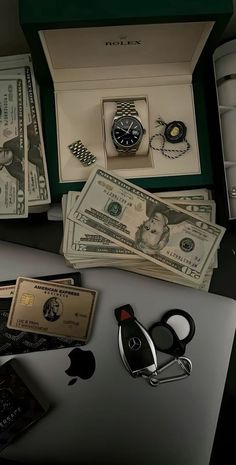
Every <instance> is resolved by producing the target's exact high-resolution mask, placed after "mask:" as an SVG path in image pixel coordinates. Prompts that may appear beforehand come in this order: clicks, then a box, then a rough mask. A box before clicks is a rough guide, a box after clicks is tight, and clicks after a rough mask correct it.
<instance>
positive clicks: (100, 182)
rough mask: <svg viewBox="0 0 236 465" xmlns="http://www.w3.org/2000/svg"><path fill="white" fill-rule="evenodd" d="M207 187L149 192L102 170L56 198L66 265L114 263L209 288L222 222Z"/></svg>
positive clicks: (125, 268) (104, 264)
mask: <svg viewBox="0 0 236 465" xmlns="http://www.w3.org/2000/svg"><path fill="white" fill-rule="evenodd" d="M209 197H210V195H209V191H208V190H207V189H196V190H189V191H178V192H165V193H160V192H159V193H157V194H151V193H149V192H147V191H145V190H143V189H141V188H139V187H137V186H135V185H134V184H132V183H130V182H128V181H126V180H125V179H122V178H121V177H119V176H117V175H116V174H113V172H112V173H111V172H108V171H105V170H103V169H100V168H97V169H94V171H93V172H92V174H91V176H90V178H89V179H88V181H87V183H86V184H85V186H84V188H83V190H82V192H81V193H79V192H74V191H71V192H68V194H67V195H64V196H63V198H62V211H63V226H64V235H63V241H62V245H61V253H63V255H64V257H65V259H66V262H67V264H68V265H69V266H72V267H73V268H75V269H82V268H89V267H104V266H105V267H116V268H121V269H124V270H129V271H132V272H135V273H140V274H143V275H147V276H152V277H154V278H160V279H163V280H166V281H171V282H174V283H178V284H182V285H185V286H190V287H194V288H198V289H202V290H206V291H208V290H209V286H210V282H211V278H212V274H213V270H214V268H216V267H217V249H218V248H219V244H220V241H221V239H222V237H223V234H224V228H222V227H221V226H218V225H216V224H215V202H214V201H213V200H210V198H209Z"/></svg>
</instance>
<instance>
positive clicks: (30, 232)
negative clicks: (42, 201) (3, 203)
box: [0, 215, 236, 465]
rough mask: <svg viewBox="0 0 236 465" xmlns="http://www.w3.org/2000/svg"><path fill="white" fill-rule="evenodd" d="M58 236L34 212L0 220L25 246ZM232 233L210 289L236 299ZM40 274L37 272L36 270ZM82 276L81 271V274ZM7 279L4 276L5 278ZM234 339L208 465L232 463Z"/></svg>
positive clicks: (9, 237) (2, 232)
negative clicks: (19, 217) (24, 217)
mask: <svg viewBox="0 0 236 465" xmlns="http://www.w3.org/2000/svg"><path fill="white" fill-rule="evenodd" d="M61 238H62V224H61V223H60V222H50V223H48V222H47V220H46V216H45V215H35V216H34V217H32V218H31V219H30V220H27V226H26V223H25V221H24V220H23V221H18V220H11V221H2V222H1V224H0V239H1V240H3V241H10V242H16V243H20V244H22V245H29V246H31V247H35V248H39V249H43V250H47V251H49V252H54V253H58V250H59V247H60V242H61ZM235 271H236V233H231V232H227V233H226V234H225V236H224V239H223V241H222V243H221V248H220V251H219V267H218V269H217V270H215V272H214V275H213V279H212V283H211V287H210V292H212V293H215V294H220V295H223V296H227V297H232V298H234V299H236V282H235V276H236V274H235ZM39 274H40V273H39ZM82 276H83V273H82ZM5 279H7V277H6V278H5ZM235 367H236V340H235V341H234V346H233V350H232V355H231V362H230V366H229V370H228V377H227V382H226V385H225V391H224V396H223V401H222V406H221V413H220V417H219V421H218V428H217V432H216V437H215V442H214V448H213V452H212V458H211V465H218V464H221V463H232V458H233V457H234V456H235V447H234V443H235V438H234V435H235V433H234V430H235V421H234V417H235V418H236V416H235V413H236V401H235V398H236V377H235Z"/></svg>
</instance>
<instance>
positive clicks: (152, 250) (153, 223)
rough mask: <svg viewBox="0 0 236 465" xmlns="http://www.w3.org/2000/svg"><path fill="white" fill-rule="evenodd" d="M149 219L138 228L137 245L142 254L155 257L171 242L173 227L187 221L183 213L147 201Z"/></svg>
mask: <svg viewBox="0 0 236 465" xmlns="http://www.w3.org/2000/svg"><path fill="white" fill-rule="evenodd" d="M146 214H147V219H146V220H145V221H144V222H143V223H142V224H141V225H140V226H139V227H138V229H137V231H136V234H135V245H136V247H137V248H138V249H139V250H141V251H142V252H144V253H146V254H148V255H152V256H155V254H156V253H157V252H159V251H160V250H162V249H163V248H164V247H165V246H166V245H167V244H168V241H169V238H170V230H171V225H177V224H180V223H181V222H182V221H185V215H184V214H183V213H182V212H179V211H176V210H171V209H170V208H168V207H167V206H166V205H163V204H161V203H160V204H159V205H153V204H152V203H151V202H148V201H147V205H146Z"/></svg>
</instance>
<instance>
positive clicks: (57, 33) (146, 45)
mask: <svg viewBox="0 0 236 465" xmlns="http://www.w3.org/2000/svg"><path fill="white" fill-rule="evenodd" d="M212 26H213V23H212V22H199V23H183V24H181V23H170V24H148V25H128V26H114V27H110V26H109V27H99V28H75V29H56V30H46V31H45V30H44V31H40V32H39V34H40V38H41V41H42V45H43V48H44V51H45V55H46V58H47V61H48V65H49V68H50V71H51V74H52V78H53V81H54V89H55V103H56V118H57V139H58V158H59V177H60V182H78V181H85V180H86V179H87V178H88V176H89V174H90V171H91V167H83V166H82V165H81V164H80V162H79V161H78V160H77V159H76V158H74V157H73V155H72V154H71V153H70V151H69V149H68V145H69V144H71V143H73V142H74V141H76V140H78V139H81V140H82V142H83V144H84V145H85V146H86V147H87V148H88V149H89V150H90V151H91V152H92V153H93V154H94V155H96V157H97V164H98V165H100V166H103V167H105V168H108V169H111V170H112V169H115V170H116V172H117V174H120V175H121V176H124V177H126V178H132V177H142V178H143V177H152V176H155V177H158V176H181V175H189V174H199V173H200V172H201V169H200V160H199V151H198V141H197V130H196V121H195V109H194V98H193V91H192V84H191V81H192V72H193V69H194V67H195V64H196V62H197V60H198V58H199V55H200V53H201V51H202V49H203V47H204V45H205V42H206V40H207V37H208V35H209V33H210V30H211V28H212ZM140 96H142V97H145V98H146V100H147V103H148V108H149V128H150V129H149V131H150V132H149V135H148V136H149V137H151V136H152V135H153V134H154V133H155V121H156V120H157V119H158V118H159V117H161V118H162V119H164V121H166V122H170V121H173V120H182V121H183V122H184V123H185V124H186V126H187V139H188V140H189V142H190V145H191V148H190V150H189V151H188V152H187V153H186V154H184V155H183V156H181V157H179V158H177V159H175V160H170V159H169V158H167V157H164V156H163V155H162V154H161V152H159V151H154V150H152V149H150V150H149V153H148V156H144V157H142V156H135V157H132V158H131V160H130V159H128V158H127V159H125V160H124V159H123V158H122V157H110V158H109V157H107V152H106V143H105V138H104V121H103V105H102V104H103V101H104V100H107V99H113V98H114V99H117V98H126V97H127V98H134V99H135V98H137V99H138V98H140ZM178 145H179V144H178ZM175 147H176V146H175ZM173 148H174V147H173ZM176 148H177V147H176ZM129 158H130V157H129ZM93 166H94V165H93Z"/></svg>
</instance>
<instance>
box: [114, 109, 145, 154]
mask: <svg viewBox="0 0 236 465" xmlns="http://www.w3.org/2000/svg"><path fill="white" fill-rule="evenodd" d="M116 105H117V109H116V113H115V115H114V118H113V122H112V129H111V137H112V140H113V143H114V146H115V148H116V150H117V152H118V153H119V154H122V153H126V154H127V153H132V154H135V153H136V152H137V150H138V148H139V146H140V144H141V141H142V137H143V135H144V134H145V129H144V128H143V126H142V123H141V119H140V117H139V114H138V112H137V110H136V108H135V104H134V101H133V100H127V101H124V100H121V101H117V103H116Z"/></svg>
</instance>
